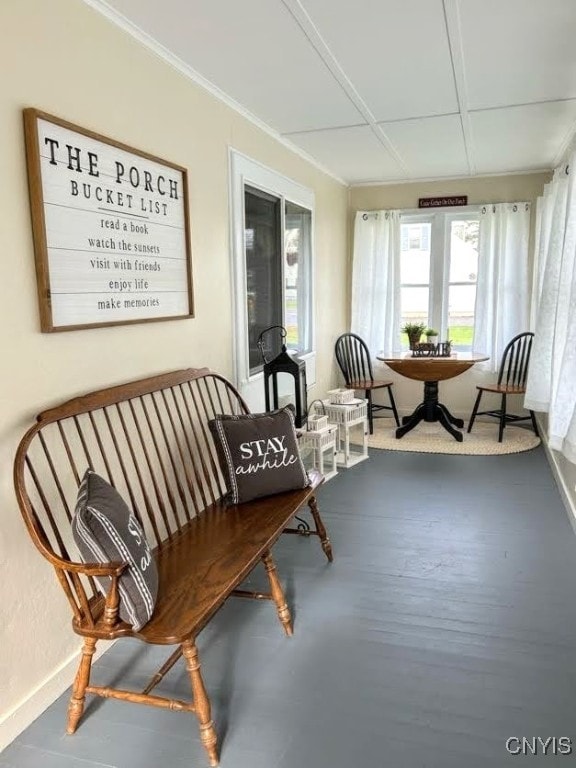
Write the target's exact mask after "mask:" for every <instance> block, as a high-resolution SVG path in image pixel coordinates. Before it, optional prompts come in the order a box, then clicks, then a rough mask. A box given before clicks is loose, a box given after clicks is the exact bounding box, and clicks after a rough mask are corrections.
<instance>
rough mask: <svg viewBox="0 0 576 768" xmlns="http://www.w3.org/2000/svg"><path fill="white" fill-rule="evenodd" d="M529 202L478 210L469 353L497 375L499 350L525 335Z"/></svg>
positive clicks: (527, 297) (505, 204) (526, 327)
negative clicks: (478, 355)
mask: <svg viewBox="0 0 576 768" xmlns="http://www.w3.org/2000/svg"><path fill="white" fill-rule="evenodd" d="M529 234H530V203H499V204H496V205H493V204H491V205H485V206H483V207H482V208H481V210H480V232H479V240H478V280H477V288H476V310H475V318H474V344H473V349H474V352H482V353H485V354H487V355H489V356H490V362H489V364H488V366H489V367H490V369H491V370H492V371H497V370H498V367H499V365H500V359H501V357H502V353H503V351H504V347H505V346H506V344H507V343H508V342H509V341H510V339H511V338H512V337H513V336H516V334H518V333H522V332H523V331H527V330H528V326H529V295H528V239H529Z"/></svg>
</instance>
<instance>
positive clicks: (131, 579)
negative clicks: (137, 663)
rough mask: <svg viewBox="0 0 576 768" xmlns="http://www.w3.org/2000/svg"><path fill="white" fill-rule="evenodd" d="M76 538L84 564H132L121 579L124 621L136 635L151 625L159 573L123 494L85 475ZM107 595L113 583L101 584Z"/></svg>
mask: <svg viewBox="0 0 576 768" xmlns="http://www.w3.org/2000/svg"><path fill="white" fill-rule="evenodd" d="M72 535H73V537H74V541H75V542H76V545H77V547H78V549H79V551H80V557H81V558H82V560H83V562H85V563H109V562H113V561H122V562H127V563H128V564H129V565H128V567H127V568H126V569H125V570H124V572H123V573H122V575H121V576H120V578H119V579H118V592H119V594H120V606H119V610H118V613H119V615H120V618H121V619H122V620H123V621H125V622H127V623H128V624H131V625H132V628H133V629H134V630H136V631H138V630H139V629H141V628H142V627H143V626H144V624H146V622H147V621H149V620H150V618H151V616H152V613H153V611H154V605H155V603H156V596H157V594H158V571H157V569H156V563H155V562H154V559H153V558H152V554H151V552H150V547H149V546H148V542H147V540H146V537H145V535H144V531H143V530H142V527H141V525H140V523H139V522H138V520H137V519H136V517H135V516H134V515H133V514H132V512H131V511H130V509H129V508H128V506H127V504H126V502H125V501H124V499H123V498H122V496H121V495H120V494H119V493H118V491H117V490H116V489H115V488H114V487H113V486H111V485H110V483H108V482H106V480H104V479H103V478H101V477H100V475H97V474H96V473H95V472H93V471H92V470H90V469H87V470H86V473H85V475H84V478H83V480H82V483H81V484H80V488H79V489H78V497H77V501H76V510H75V513H74V517H73V518H72ZM96 581H97V582H98V586H99V587H100V589H101V590H102V592H103V593H104V594H106V592H107V591H108V589H109V587H110V579H108V578H103V579H97V580H96Z"/></svg>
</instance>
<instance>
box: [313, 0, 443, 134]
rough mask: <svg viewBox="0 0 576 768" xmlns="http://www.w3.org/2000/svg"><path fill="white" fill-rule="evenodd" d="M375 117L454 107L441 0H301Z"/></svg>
mask: <svg viewBox="0 0 576 768" xmlns="http://www.w3.org/2000/svg"><path fill="white" fill-rule="evenodd" d="M302 4H303V6H304V7H305V8H306V10H307V11H308V13H309V15H310V18H311V19H312V22H313V23H314V24H315V26H316V27H317V29H318V30H319V32H320V34H321V35H322V37H323V39H324V41H325V42H326V43H327V45H328V47H329V49H330V51H331V52H332V53H333V54H334V56H335V57H336V59H337V60H338V62H339V64H340V65H341V67H342V69H343V70H344V71H345V73H346V74H347V76H348V78H349V80H350V81H351V82H352V85H354V87H355V88H356V90H357V91H358V93H359V94H360V96H361V97H362V99H363V100H364V101H365V102H366V104H367V106H368V108H369V109H370V111H371V112H372V114H373V115H374V118H375V119H376V120H377V121H381V120H397V119H403V118H408V117H422V116H424V115H439V114H446V113H450V112H456V111H457V110H458V102H457V98H456V90H455V85H454V75H453V71H452V63H451V58H450V48H449V45H448V36H447V32H446V25H445V21H444V11H443V5H442V0H386V1H385V2H383V1H382V0H380V1H377V0H355V2H354V3H350V2H334V0H302Z"/></svg>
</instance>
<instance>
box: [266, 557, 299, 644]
mask: <svg viewBox="0 0 576 768" xmlns="http://www.w3.org/2000/svg"><path fill="white" fill-rule="evenodd" d="M262 562H263V563H264V568H266V573H267V574H268V581H269V582H270V591H271V592H272V599H273V600H274V602H275V603H276V610H277V611H278V618H279V619H280V621H281V623H282V626H283V627H284V632H286V634H287V635H288V637H290V636H291V635H292V634H293V629H292V617H291V616H290V609H289V608H288V605H287V604H286V598H285V597H284V590H283V589H282V585H281V584H280V579H279V578H278V572H277V570H276V565H275V563H274V560H272V555H271V554H270V552H266V554H264V555H262Z"/></svg>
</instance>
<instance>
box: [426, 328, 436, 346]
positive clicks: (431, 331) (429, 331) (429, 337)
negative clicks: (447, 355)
mask: <svg viewBox="0 0 576 768" xmlns="http://www.w3.org/2000/svg"><path fill="white" fill-rule="evenodd" d="M424 335H425V336H426V341H427V342H428V344H438V331H437V330H436V329H435V328H426V330H425V331H424Z"/></svg>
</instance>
